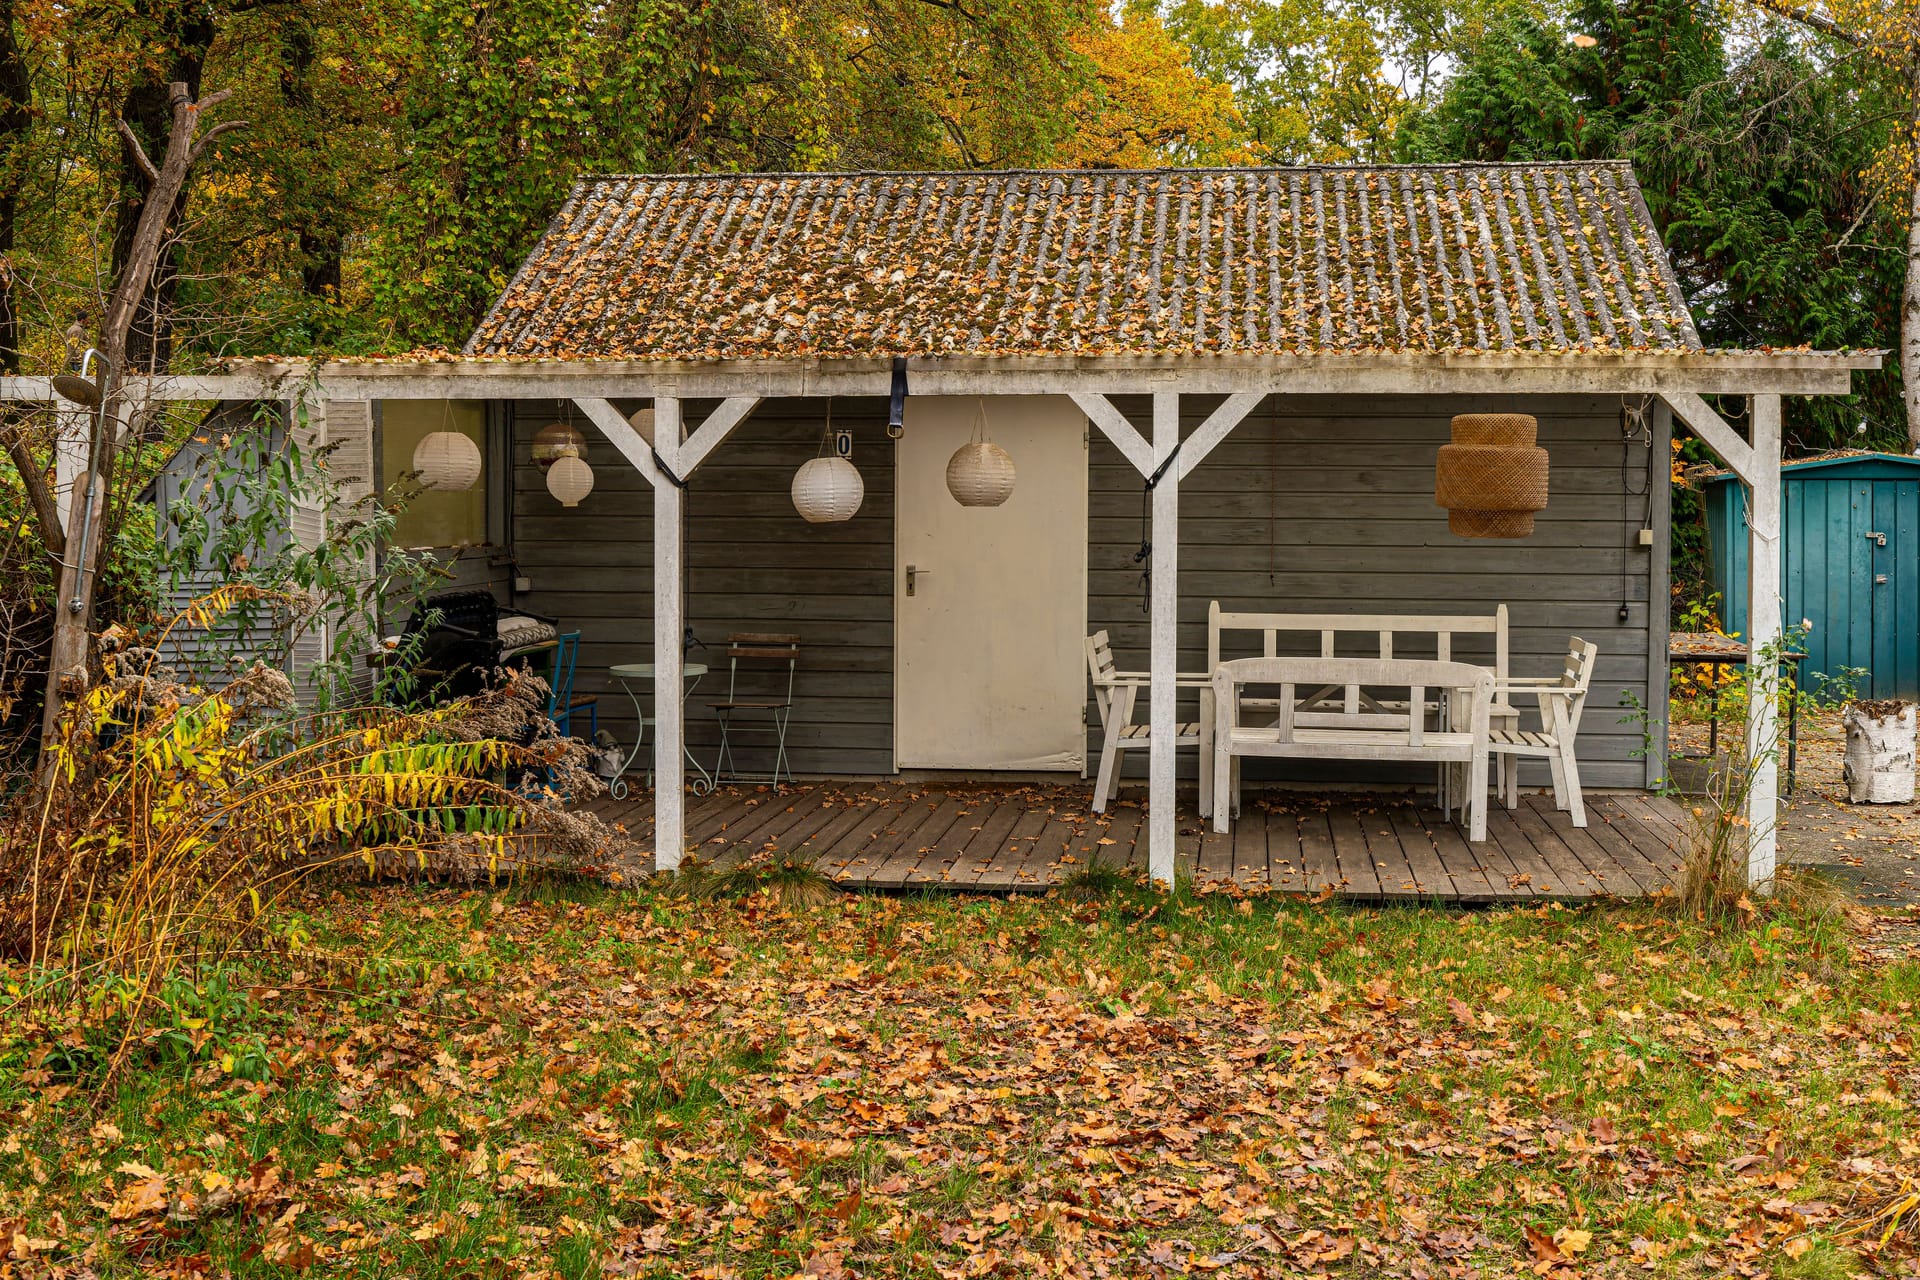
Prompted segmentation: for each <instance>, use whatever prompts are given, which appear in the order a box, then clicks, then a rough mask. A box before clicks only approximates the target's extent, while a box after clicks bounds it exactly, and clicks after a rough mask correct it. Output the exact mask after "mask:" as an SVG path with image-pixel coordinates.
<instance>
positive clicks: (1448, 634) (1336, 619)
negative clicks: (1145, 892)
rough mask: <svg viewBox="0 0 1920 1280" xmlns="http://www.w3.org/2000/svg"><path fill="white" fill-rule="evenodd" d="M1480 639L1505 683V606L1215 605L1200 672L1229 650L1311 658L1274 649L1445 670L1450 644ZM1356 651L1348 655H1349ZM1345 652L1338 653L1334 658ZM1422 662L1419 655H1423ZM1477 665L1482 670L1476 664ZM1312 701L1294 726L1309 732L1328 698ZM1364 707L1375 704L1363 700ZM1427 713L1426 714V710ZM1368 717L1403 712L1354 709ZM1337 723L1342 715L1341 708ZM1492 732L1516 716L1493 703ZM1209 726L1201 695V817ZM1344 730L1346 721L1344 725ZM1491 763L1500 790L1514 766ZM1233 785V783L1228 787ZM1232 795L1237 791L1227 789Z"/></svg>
mask: <svg viewBox="0 0 1920 1280" xmlns="http://www.w3.org/2000/svg"><path fill="white" fill-rule="evenodd" d="M1476 636H1486V637H1488V640H1486V641H1484V642H1480V643H1479V644H1476V645H1474V646H1473V647H1475V648H1490V649H1491V653H1489V654H1488V655H1487V656H1488V657H1490V658H1491V660H1492V662H1491V666H1490V667H1489V668H1488V669H1489V670H1491V671H1492V672H1493V675H1494V678H1495V679H1496V680H1497V681H1504V680H1505V679H1506V678H1507V657H1508V644H1507V606H1505V605H1504V604H1503V605H1500V606H1499V607H1498V608H1496V609H1495V610H1494V611H1493V612H1492V613H1486V614H1419V613H1380V614H1366V613H1254V612H1244V611H1237V610H1235V611H1230V610H1225V609H1222V608H1221V607H1220V602H1219V601H1218V600H1215V601H1213V603H1212V604H1211V605H1210V606H1209V607H1208V609H1207V670H1208V671H1215V670H1217V669H1218V668H1219V666H1220V663H1221V661H1222V659H1223V658H1224V657H1225V655H1226V653H1227V652H1229V651H1231V650H1233V649H1252V648H1253V647H1254V646H1255V645H1257V646H1258V647H1259V656H1261V657H1264V658H1274V657H1292V656H1302V657H1304V656H1311V655H1309V654H1283V653H1282V652H1281V649H1282V648H1283V646H1284V647H1286V648H1299V649H1311V648H1317V649H1318V650H1319V656H1320V657H1322V658H1335V657H1357V658H1383V659H1385V658H1393V657H1395V650H1396V648H1398V649H1400V650H1406V649H1420V650H1426V649H1431V650H1432V651H1433V658H1432V660H1433V661H1436V662H1451V661H1453V660H1454V657H1455V650H1456V648H1460V647H1464V646H1460V645H1457V644H1456V641H1457V640H1459V639H1462V638H1467V637H1476ZM1356 648H1357V649H1360V650H1363V651H1362V652H1353V650H1354V649H1356ZM1343 649H1345V650H1348V652H1345V653H1343V652H1341V650H1343ZM1423 656H1424V655H1423ZM1476 665H1482V664H1476ZM1313 692H1314V693H1315V694H1316V695H1317V696H1315V697H1314V698H1313V699H1312V700H1311V702H1310V704H1309V705H1306V706H1303V707H1299V708H1295V723H1296V724H1300V725H1307V726H1311V725H1313V724H1315V723H1316V719H1315V718H1316V717H1317V716H1320V715H1323V714H1328V713H1330V710H1331V709H1330V708H1329V706H1328V705H1327V700H1328V698H1329V697H1330V696H1331V693H1332V691H1331V690H1330V689H1327V688H1322V689H1319V690H1315V691H1313ZM1368 701H1369V703H1371V702H1372V701H1375V700H1373V699H1371V698H1369V699H1368ZM1244 709H1245V710H1246V711H1248V712H1252V711H1255V710H1273V709H1274V708H1273V707H1272V706H1271V705H1270V704H1266V703H1263V702H1262V701H1261V700H1259V699H1255V700H1253V701H1251V702H1249V703H1247V704H1245V708H1244ZM1429 709H1431V707H1430V708H1429ZM1360 710H1361V711H1363V712H1365V713H1367V714H1383V715H1385V716H1387V717H1388V718H1389V720H1393V721H1395V722H1397V719H1398V718H1399V717H1400V715H1401V713H1402V712H1403V711H1404V708H1402V707H1399V706H1374V705H1364V706H1363V707H1362V708H1360ZM1341 712H1342V714H1343V716H1344V712H1345V708H1344V707H1343V708H1341ZM1490 715H1491V717H1492V723H1493V724H1494V725H1495V726H1500V727H1509V726H1517V725H1518V722H1519V713H1518V712H1517V711H1515V710H1514V709H1513V708H1512V707H1510V706H1506V705H1504V704H1500V703H1496V704H1495V705H1494V706H1493V707H1492V709H1491V711H1490ZM1213 723H1214V714H1213V708H1212V694H1211V693H1210V692H1208V693H1203V694H1202V695H1201V699H1200V735H1201V737H1200V813H1201V815H1202V816H1205V815H1206V814H1208V813H1210V812H1211V811H1212V801H1213V791H1214V786H1213V741H1212V734H1213ZM1349 723H1350V721H1349ZM1496 763H1497V767H1498V768H1499V769H1500V770H1501V781H1502V783H1503V786H1504V784H1506V783H1507V782H1508V781H1509V779H1508V778H1507V776H1506V774H1507V771H1509V770H1511V769H1512V768H1513V767H1514V766H1513V762H1512V760H1511V758H1510V757H1502V758H1501V759H1500V760H1499V761H1498V762H1496ZM1235 781H1236V782H1237V779H1236V780H1235ZM1234 790H1235V792H1236V793H1237V792H1238V787H1237V786H1236V787H1235V788H1234Z"/></svg>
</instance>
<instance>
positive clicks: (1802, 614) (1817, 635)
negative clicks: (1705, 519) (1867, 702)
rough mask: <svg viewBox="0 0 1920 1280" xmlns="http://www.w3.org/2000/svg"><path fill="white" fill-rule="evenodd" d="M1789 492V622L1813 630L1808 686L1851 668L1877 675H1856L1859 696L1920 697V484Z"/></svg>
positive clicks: (1802, 486)
mask: <svg viewBox="0 0 1920 1280" xmlns="http://www.w3.org/2000/svg"><path fill="white" fill-rule="evenodd" d="M1785 488H1786V532H1787V539H1786V541H1787V548H1788V552H1787V556H1786V562H1787V563H1786V572H1785V575H1784V576H1785V578H1786V583H1785V586H1786V591H1785V595H1786V620H1787V623H1788V625H1793V624H1795V623H1798V622H1799V621H1800V620H1801V619H1802V618H1804V619H1806V620H1807V621H1809V622H1811V623H1812V624H1813V631H1812V633H1811V634H1810V635H1809V636H1808V637H1807V661H1806V664H1805V668H1804V671H1803V675H1804V677H1805V680H1806V684H1807V686H1808V688H1809V689H1813V690H1817V689H1818V688H1819V686H1820V678H1821V677H1822V676H1825V677H1827V678H1829V679H1833V678H1838V677H1841V676H1843V675H1846V674H1847V673H1848V672H1849V671H1850V670H1851V671H1853V672H1855V673H1864V672H1871V673H1872V674H1871V675H1870V676H1868V675H1864V674H1856V675H1855V678H1856V679H1858V680H1859V682H1860V684H1859V689H1860V692H1861V693H1862V694H1865V695H1869V696H1872V697H1876V698H1893V697H1904V698H1912V697H1916V696H1920V480H1837V479H1822V478H1818V477H1815V476H1808V477H1806V478H1805V479H1794V478H1792V477H1791V475H1789V477H1788V479H1787V482H1786V486H1785ZM1741 524H1742V527H1741V529H1740V530H1739V532H1740V533H1742V534H1744V533H1745V528H1744V524H1745V522H1744V521H1742V522H1741ZM1739 567H1740V569H1741V570H1744V568H1745V563H1744V556H1743V557H1741V558H1740V566H1739ZM1738 576H1739V578H1740V582H1739V587H1740V589H1742V590H1743V591H1744V588H1745V575H1744V572H1742V573H1740V574H1739V575H1738ZM1742 603H1744V602H1742ZM1739 613H1740V618H1739V621H1741V622H1742V623H1744V621H1745V610H1744V609H1742V610H1740V611H1739Z"/></svg>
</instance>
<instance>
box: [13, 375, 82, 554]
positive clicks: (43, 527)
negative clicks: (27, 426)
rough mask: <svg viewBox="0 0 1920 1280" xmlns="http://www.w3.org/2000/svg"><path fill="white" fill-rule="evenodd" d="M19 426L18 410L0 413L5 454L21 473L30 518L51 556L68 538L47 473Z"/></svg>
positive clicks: (62, 550)
mask: <svg viewBox="0 0 1920 1280" xmlns="http://www.w3.org/2000/svg"><path fill="white" fill-rule="evenodd" d="M21 426H22V424H21V422H20V419H19V416H18V414H17V411H15V410H12V409H8V410H7V411H5V413H4V415H0V438H4V439H5V441H6V446H7V456H8V457H9V458H11V459H13V469H14V470H15V471H17V472H19V473H20V484H21V486H22V487H23V488H25V489H26V491H27V501H28V502H29V503H31V504H32V506H33V517H34V519H35V521H37V522H38V523H39V525H40V541H41V542H42V543H44V544H45V546H46V548H47V550H48V551H49V552H51V553H52V554H53V555H55V556H62V555H65V554H66V551H67V538H66V531H65V530H64V529H63V528H62V526H61V524H60V505H59V503H57V502H55V501H54V496H53V490H52V489H51V488H49V487H48V485H47V473H46V472H45V471H44V470H43V469H42V468H41V466H40V460H39V459H38V458H36V457H34V456H33V450H32V448H31V447H29V445H28V443H27V439H26V435H25V433H24V432H23V431H22V430H21Z"/></svg>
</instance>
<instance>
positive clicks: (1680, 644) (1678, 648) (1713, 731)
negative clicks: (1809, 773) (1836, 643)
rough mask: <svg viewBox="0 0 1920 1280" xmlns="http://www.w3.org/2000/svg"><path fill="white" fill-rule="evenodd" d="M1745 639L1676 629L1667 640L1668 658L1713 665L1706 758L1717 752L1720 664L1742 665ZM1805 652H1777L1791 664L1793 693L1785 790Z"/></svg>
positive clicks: (1794, 748) (1795, 742) (1795, 755)
mask: <svg viewBox="0 0 1920 1280" xmlns="http://www.w3.org/2000/svg"><path fill="white" fill-rule="evenodd" d="M1749 656H1750V655H1749V652H1748V649H1747V642H1746V641H1744V640H1735V639H1734V638H1733V637H1732V636H1722V635H1715V634H1713V633H1712V632H1709V631H1676V632H1674V633H1673V635H1672V636H1670V637H1669V638H1668V640H1667V661H1668V662H1671V663H1678V664H1691V663H1697V664H1699V665H1700V666H1703V667H1712V668H1713V669H1714V673H1713V679H1712V681H1711V682H1710V683H1709V686H1708V689H1707V759H1708V760H1712V759H1713V758H1714V757H1715V756H1716V755H1718V754H1719V752H1720V668H1721V667H1728V666H1733V667H1744V666H1746V665H1747V659H1748V657H1749ZM1806 656H1807V655H1806V654H1804V653H1799V652H1796V651H1793V650H1789V651H1787V652H1786V653H1783V654H1781V655H1780V665H1781V666H1783V667H1792V668H1793V674H1792V677H1791V679H1792V696H1791V697H1789V698H1788V699H1787V793H1788V794H1789V795H1791V794H1792V792H1793V783H1794V774H1795V773H1796V772H1797V771H1798V769H1799V766H1800V663H1801V662H1802V661H1803V660H1804V659H1805V658H1806Z"/></svg>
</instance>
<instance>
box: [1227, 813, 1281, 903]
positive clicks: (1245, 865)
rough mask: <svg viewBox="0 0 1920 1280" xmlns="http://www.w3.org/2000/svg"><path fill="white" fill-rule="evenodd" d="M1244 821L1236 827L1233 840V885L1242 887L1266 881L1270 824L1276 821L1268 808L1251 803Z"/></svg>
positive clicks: (1249, 886) (1234, 827)
mask: <svg viewBox="0 0 1920 1280" xmlns="http://www.w3.org/2000/svg"><path fill="white" fill-rule="evenodd" d="M1247 809H1248V812H1247V814H1246V815H1245V816H1244V817H1243V818H1242V819H1241V821H1239V822H1236V823H1234V824H1233V832H1232V835H1231V839H1232V841H1233V846H1232V855H1231V856H1232V859H1233V861H1232V870H1231V872H1230V873H1229V874H1231V875H1232V877H1233V882H1234V883H1235V884H1237V885H1240V886H1241V887H1242V888H1251V887H1252V886H1253V885H1255V884H1264V883H1266V881H1267V824H1268V823H1269V822H1271V821H1272V820H1273V815H1272V814H1270V813H1268V812H1267V810H1266V807H1265V806H1264V805H1262V806H1255V805H1252V804H1249V805H1248V806H1247Z"/></svg>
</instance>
